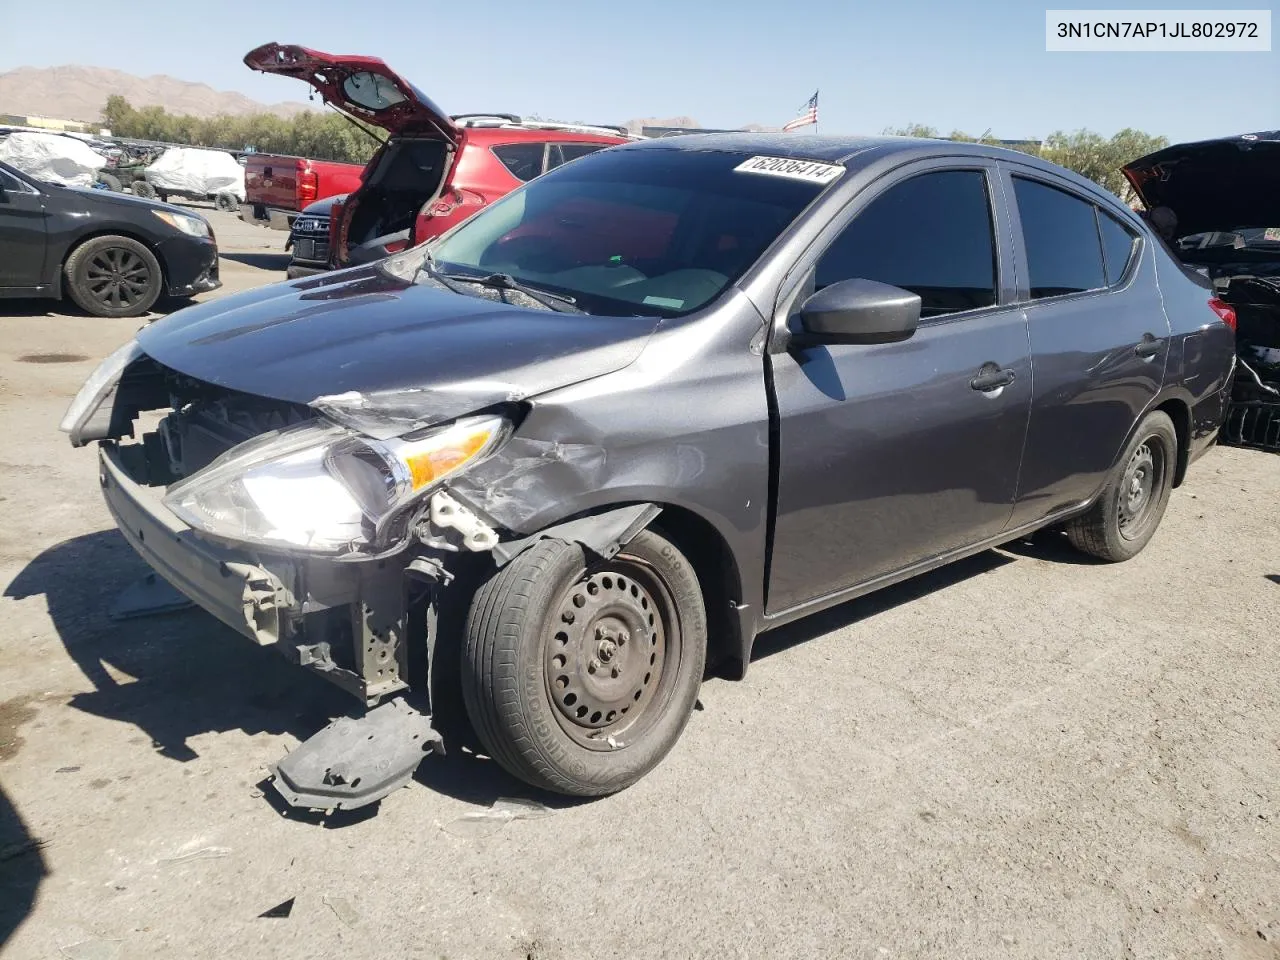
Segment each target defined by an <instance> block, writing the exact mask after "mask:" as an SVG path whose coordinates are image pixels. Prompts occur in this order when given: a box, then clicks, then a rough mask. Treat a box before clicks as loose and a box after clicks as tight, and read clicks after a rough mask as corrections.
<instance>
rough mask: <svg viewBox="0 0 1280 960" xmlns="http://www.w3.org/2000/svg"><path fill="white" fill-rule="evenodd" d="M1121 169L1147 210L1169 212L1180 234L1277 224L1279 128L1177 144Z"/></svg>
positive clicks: (1279, 205)
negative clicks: (1176, 221)
mask: <svg viewBox="0 0 1280 960" xmlns="http://www.w3.org/2000/svg"><path fill="white" fill-rule="evenodd" d="M1124 175H1125V176H1126V177H1127V178H1128V179H1129V182H1130V183H1131V184H1132V185H1133V189H1134V190H1135V191H1137V193H1138V196H1139V197H1141V198H1142V202H1143V203H1144V204H1145V205H1146V207H1147V209H1148V210H1154V209H1155V208H1156V207H1168V208H1169V209H1170V210H1172V211H1173V212H1174V215H1175V216H1176V217H1177V218H1178V224H1177V235H1178V236H1180V237H1186V236H1190V235H1191V234H1194V233H1208V232H1209V231H1212V230H1230V229H1232V228H1234V227H1277V226H1280V130H1277V131H1272V132H1270V133H1246V134H1241V135H1240V136H1237V137H1224V138H1222V139H1221V140H1202V141H1200V142H1198V143H1181V144H1176V145H1174V146H1172V147H1166V148H1165V149H1163V150H1158V151H1156V152H1155V153H1153V154H1150V155H1149V156H1146V157H1142V158H1141V159H1139V160H1134V161H1132V162H1130V163H1128V164H1126V165H1125V167H1124Z"/></svg>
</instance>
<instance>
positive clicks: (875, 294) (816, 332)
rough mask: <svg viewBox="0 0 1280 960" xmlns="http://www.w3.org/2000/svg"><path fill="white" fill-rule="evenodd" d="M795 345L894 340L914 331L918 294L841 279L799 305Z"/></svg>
mask: <svg viewBox="0 0 1280 960" xmlns="http://www.w3.org/2000/svg"><path fill="white" fill-rule="evenodd" d="M799 320H800V329H799V330H798V331H796V332H793V333H792V335H791V340H792V342H793V343H795V344H796V345H797V346H811V345H814V344H822V343H896V342H898V341H899V340H906V339H908V338H910V337H911V335H912V334H913V333H915V332H916V325H917V324H918V323H919V322H920V297H919V295H918V294H914V293H911V292H910V291H908V290H903V289H902V288H901V287H895V286H891V285H890V284H887V283H879V282H878V281H875V280H863V279H861V278H855V279H853V280H841V281H840V282H839V283H833V284H831V286H829V287H823V288H822V289H821V290H819V291H818V292H817V293H815V294H813V296H811V297H809V299H808V300H806V301H805V302H804V303H803V304H801V306H800V315H799Z"/></svg>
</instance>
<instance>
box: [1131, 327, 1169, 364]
mask: <svg viewBox="0 0 1280 960" xmlns="http://www.w3.org/2000/svg"><path fill="white" fill-rule="evenodd" d="M1163 346H1164V340H1163V339H1158V338H1157V337H1156V336H1155V334H1151V333H1144V334H1143V335H1142V339H1141V340H1139V341H1138V345H1137V346H1136V347H1134V348H1133V352H1134V353H1136V354H1137V355H1138V356H1140V357H1141V358H1142V359H1143V360H1150V359H1151V358H1152V357H1154V356H1155V355H1156V354H1157V353H1159V352H1160V348H1161V347H1163Z"/></svg>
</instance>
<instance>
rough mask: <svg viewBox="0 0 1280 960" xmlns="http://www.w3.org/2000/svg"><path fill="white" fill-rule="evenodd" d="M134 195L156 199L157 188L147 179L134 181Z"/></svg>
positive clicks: (146, 198) (145, 198)
mask: <svg viewBox="0 0 1280 960" xmlns="http://www.w3.org/2000/svg"><path fill="white" fill-rule="evenodd" d="M133 195H134V196H135V197H142V198H143V199H144V200H154V199H155V197H156V188H155V187H153V186H152V185H151V184H149V183H147V181H145V180H135V181H133Z"/></svg>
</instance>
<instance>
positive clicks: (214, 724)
mask: <svg viewBox="0 0 1280 960" xmlns="http://www.w3.org/2000/svg"><path fill="white" fill-rule="evenodd" d="M148 570H149V568H148V567H147V565H146V564H145V563H144V562H143V561H142V560H141V558H139V557H138V556H137V554H135V553H134V552H133V550H132V549H131V548H130V547H129V545H128V544H127V543H126V542H125V540H124V538H123V537H121V536H120V534H119V533H118V532H117V531H115V530H107V531H100V532H98V533H91V534H87V535H85V536H81V537H76V538H74V539H71V540H66V541H64V542H62V543H59V544H57V545H55V546H53V547H50V548H49V549H48V550H45V551H44V552H43V553H41V554H40V555H39V556H37V557H36V558H35V559H33V560H32V561H31V562H30V563H28V564H27V565H26V567H24V568H23V569H22V570H21V571H20V572H19V574H18V576H17V577H16V578H15V579H14V580H13V581H12V582H11V583H10V584H9V585H8V586H7V587H6V588H5V591H4V595H5V596H6V597H13V598H15V599H23V598H27V597H32V596H40V595H42V596H43V597H44V598H45V602H46V604H47V606H48V610H49V617H50V619H51V620H52V621H53V625H54V629H55V630H57V632H58V636H59V638H60V639H61V640H62V643H63V645H64V646H65V648H66V650H67V653H68V654H69V655H70V657H71V659H72V660H73V661H75V663H76V665H77V666H78V667H79V668H80V670H81V672H82V673H83V674H84V675H85V677H86V678H87V679H88V680H89V681H90V683H92V685H93V687H94V689H93V690H92V691H90V692H86V693H78V694H76V695H75V696H73V697H72V698H71V700H70V705H71V706H72V707H74V708H75V709H77V710H83V711H84V712H86V713H90V714H93V715H94V716H99V717H106V718H108V719H111V720H116V721H120V722H122V723H128V724H132V725H133V726H135V727H137V728H138V729H139V730H141V731H142V732H143V733H144V734H146V735H147V736H148V737H149V738H150V740H151V743H152V745H153V746H154V748H155V749H156V750H157V751H158V752H159V753H160V754H161V755H162V756H165V757H168V758H170V759H173V760H178V761H182V762H186V761H189V760H193V759H195V758H196V757H197V756H198V753H197V752H196V750H195V748H194V747H193V746H192V745H191V740H192V739H193V738H194V737H197V736H199V735H200V734H205V733H210V732H222V731H229V730H242V731H244V732H245V733H247V734H259V733H269V734H290V735H292V736H296V737H298V738H299V739H305V738H307V737H309V736H310V735H311V734H313V733H315V732H316V731H317V730H319V729H320V728H321V727H322V726H324V725H325V724H326V723H328V722H329V720H330V719H331V718H332V717H334V716H338V715H342V714H345V713H349V712H350V708H351V707H352V706H354V707H357V708H358V707H359V704H357V703H355V701H354V700H352V699H351V698H350V697H349V696H348V695H347V694H344V693H343V692H342V691H340V690H338V689H337V688H336V687H333V686H331V685H330V684H328V683H326V682H325V681H324V680H322V679H321V678H319V677H316V676H313V675H311V674H310V673H307V672H306V671H302V670H299V669H298V668H297V667H295V666H292V665H291V664H289V663H287V662H286V661H285V660H284V659H283V658H282V657H280V656H278V655H277V654H276V653H275V652H274V651H271V650H266V649H261V648H257V647H254V645H253V644H252V643H250V642H248V641H246V640H245V639H244V638H243V637H241V636H240V635H239V634H238V633H236V632H235V631H233V630H231V629H230V628H229V627H226V626H224V625H223V624H221V623H220V622H218V621H217V620H215V619H214V618H213V617H212V616H210V615H209V614H207V613H205V612H204V611H201V610H198V609H194V608H188V609H186V610H182V611H178V612H174V613H168V614H157V615H152V616H144V617H138V618H134V619H130V620H120V621H116V620H112V619H111V618H110V616H109V615H108V611H109V610H110V609H111V606H112V604H113V602H114V600H115V598H116V597H117V596H118V595H119V594H120V592H121V591H122V590H123V589H124V588H125V587H126V586H128V585H129V584H131V583H133V582H134V581H136V580H140V579H141V578H142V577H143V576H144V575H145V574H146V573H147V572H148Z"/></svg>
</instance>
